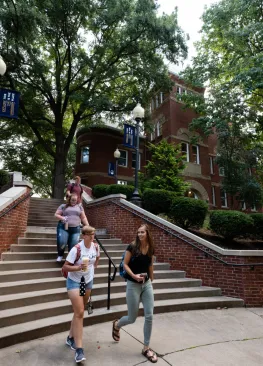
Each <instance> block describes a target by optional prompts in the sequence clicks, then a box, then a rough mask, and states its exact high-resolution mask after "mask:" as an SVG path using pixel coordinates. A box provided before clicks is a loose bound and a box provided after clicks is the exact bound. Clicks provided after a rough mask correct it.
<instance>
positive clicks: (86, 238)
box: [63, 226, 100, 363]
mask: <svg viewBox="0 0 263 366" xmlns="http://www.w3.org/2000/svg"><path fill="white" fill-rule="evenodd" d="M94 235H95V229H94V228H93V227H91V226H84V227H83V228H82V236H83V240H82V241H81V242H80V256H79V259H78V260H77V261H76V259H77V257H78V250H77V248H76V247H74V248H72V249H71V251H70V252H69V254H68V256H67V258H66V261H65V264H64V266H63V267H64V269H65V271H67V272H68V278H67V290H68V296H69V299H70V301H71V303H72V307H73V311H74V316H73V319H72V322H71V327H70V331H69V336H68V337H67V341H66V344H67V345H68V346H70V347H71V349H73V350H75V351H76V353H75V361H76V362H77V363H78V362H81V361H84V360H86V358H85V356H84V351H83V346H82V334H83V317H84V310H85V306H86V304H87V302H88V299H89V297H90V293H91V290H92V286H93V278H94V268H96V267H97V265H98V262H99V258H100V250H99V246H98V244H97V243H94V242H93V240H94ZM84 257H86V260H87V258H88V265H87V264H86V263H83V258H84ZM82 276H84V278H85V283H86V294H85V296H83V297H82V296H80V295H79V284H80V280H81V277H82Z"/></svg>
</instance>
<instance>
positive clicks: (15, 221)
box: [0, 188, 31, 254]
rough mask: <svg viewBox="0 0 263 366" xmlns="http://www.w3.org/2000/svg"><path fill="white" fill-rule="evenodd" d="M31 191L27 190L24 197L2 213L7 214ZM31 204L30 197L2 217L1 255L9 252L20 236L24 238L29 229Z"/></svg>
mask: <svg viewBox="0 0 263 366" xmlns="http://www.w3.org/2000/svg"><path fill="white" fill-rule="evenodd" d="M30 191H31V189H30V188H26V192H25V193H24V194H23V195H21V196H20V197H18V198H17V199H16V200H15V201H13V202H12V203H11V204H9V205H8V206H6V207H5V208H4V209H3V211H0V213H2V212H6V211H7V210H8V209H9V208H10V207H11V206H13V205H14V204H15V203H17V202H19V201H20V200H21V199H23V198H24V197H26V196H27V195H28V193H29V192H30ZM29 202H30V196H29V197H28V198H27V199H26V200H25V201H23V202H21V203H20V204H18V206H16V207H15V208H14V209H12V210H11V211H10V212H8V213H7V214H6V215H4V216H3V217H0V254H1V253H2V252H4V251H7V250H9V248H10V246H11V244H15V243H17V238H18V237H19V236H20V237H21V236H24V234H25V232H26V227H27V217H28V210H29Z"/></svg>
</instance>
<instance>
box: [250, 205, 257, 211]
mask: <svg viewBox="0 0 263 366" xmlns="http://www.w3.org/2000/svg"><path fill="white" fill-rule="evenodd" d="M251 211H257V206H256V204H255V203H253V204H252V206H251Z"/></svg>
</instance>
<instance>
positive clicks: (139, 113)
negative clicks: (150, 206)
mask: <svg viewBox="0 0 263 366" xmlns="http://www.w3.org/2000/svg"><path fill="white" fill-rule="evenodd" d="M132 113H133V118H134V119H135V121H136V147H135V152H136V162H135V181H134V192H133V194H132V198H131V201H132V202H133V203H134V204H135V205H137V206H141V197H140V195H139V190H138V171H139V147H140V129H139V127H140V126H139V123H140V122H141V120H142V119H143V118H144V109H143V108H142V106H141V104H140V103H138V104H137V105H136V107H135V108H134V110H133V111H132Z"/></svg>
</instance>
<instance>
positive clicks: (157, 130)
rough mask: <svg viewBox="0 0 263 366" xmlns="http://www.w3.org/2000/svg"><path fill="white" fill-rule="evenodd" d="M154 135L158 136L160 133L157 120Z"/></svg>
mask: <svg viewBox="0 0 263 366" xmlns="http://www.w3.org/2000/svg"><path fill="white" fill-rule="evenodd" d="M156 136H157V137H159V136H161V135H160V122H159V121H158V122H157V123H156Z"/></svg>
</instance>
